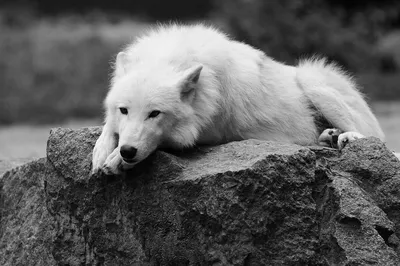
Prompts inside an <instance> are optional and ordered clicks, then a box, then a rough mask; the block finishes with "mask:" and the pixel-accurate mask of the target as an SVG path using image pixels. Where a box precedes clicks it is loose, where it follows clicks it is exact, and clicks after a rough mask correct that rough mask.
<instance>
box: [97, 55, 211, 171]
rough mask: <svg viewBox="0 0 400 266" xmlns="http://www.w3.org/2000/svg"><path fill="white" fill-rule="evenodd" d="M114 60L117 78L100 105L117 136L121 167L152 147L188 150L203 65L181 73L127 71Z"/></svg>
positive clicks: (152, 68) (148, 68)
mask: <svg viewBox="0 0 400 266" xmlns="http://www.w3.org/2000/svg"><path fill="white" fill-rule="evenodd" d="M123 56H124V55H123V54H122V53H120V54H119V55H118V57H117V66H116V67H117V69H116V71H117V73H116V75H117V76H116V77H115V78H114V80H113V84H112V88H111V90H110V92H109V93H108V95H107V98H106V101H105V105H106V110H107V119H109V120H110V121H109V122H111V123H112V124H113V128H114V132H115V133H117V134H119V143H118V148H119V149H120V155H121V157H122V159H123V164H124V166H125V168H129V167H130V166H134V165H135V164H136V163H138V162H140V161H142V160H143V159H145V158H146V157H147V156H149V155H150V154H151V153H152V152H153V151H154V150H155V149H157V147H159V146H161V145H164V146H172V147H174V148H182V147H188V146H192V145H193V144H194V143H195V142H196V140H197V138H198V135H199V131H200V128H199V124H200V123H199V121H197V120H198V119H199V118H198V117H197V116H196V114H195V108H194V101H195V98H196V90H198V89H199V87H200V86H201V82H200V81H199V79H200V74H201V72H202V69H203V66H202V65H200V64H194V65H193V66H189V67H187V68H185V69H184V70H179V71H178V70H176V69H175V68H173V67H171V66H169V65H165V64H163V65H155V64H151V65H149V64H139V65H136V66H135V67H134V68H131V69H128V68H127V67H125V69H124V66H123V62H121V60H123V59H122V57H123Z"/></svg>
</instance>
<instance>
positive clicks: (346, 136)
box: [337, 131, 365, 151]
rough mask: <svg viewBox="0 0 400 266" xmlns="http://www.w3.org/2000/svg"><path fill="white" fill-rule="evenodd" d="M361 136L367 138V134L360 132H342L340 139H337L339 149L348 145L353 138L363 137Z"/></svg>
mask: <svg viewBox="0 0 400 266" xmlns="http://www.w3.org/2000/svg"><path fill="white" fill-rule="evenodd" d="M361 138H365V136H364V135H362V134H360V133H358V132H351V131H350V132H345V133H342V134H340V135H339V138H338V141H337V145H338V149H339V151H340V150H342V149H343V148H344V147H345V146H346V145H347V143H349V142H352V141H353V140H356V139H361Z"/></svg>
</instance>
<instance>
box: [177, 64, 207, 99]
mask: <svg viewBox="0 0 400 266" xmlns="http://www.w3.org/2000/svg"><path fill="white" fill-rule="evenodd" d="M202 69H203V66H202V65H196V66H194V67H191V68H189V69H187V70H185V71H184V72H183V75H182V76H181V79H180V82H179V87H180V89H181V99H182V100H188V101H192V100H193V98H194V95H195V89H196V87H197V86H196V85H197V83H198V81H199V79H200V73H201V70H202Z"/></svg>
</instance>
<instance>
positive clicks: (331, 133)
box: [318, 128, 342, 148]
mask: <svg viewBox="0 0 400 266" xmlns="http://www.w3.org/2000/svg"><path fill="white" fill-rule="evenodd" d="M340 134H342V131H341V130H340V129H337V128H328V129H325V130H324V131H323V132H322V133H321V135H320V136H319V138H318V144H319V145H321V146H325V147H331V148H338V139H339V135H340Z"/></svg>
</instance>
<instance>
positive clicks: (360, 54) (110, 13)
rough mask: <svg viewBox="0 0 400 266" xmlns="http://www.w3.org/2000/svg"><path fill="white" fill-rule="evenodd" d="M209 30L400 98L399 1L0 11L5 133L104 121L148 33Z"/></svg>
mask: <svg viewBox="0 0 400 266" xmlns="http://www.w3.org/2000/svg"><path fill="white" fill-rule="evenodd" d="M171 20H172V21H186V22H190V21H198V20H200V21H207V22H209V23H213V24H215V25H217V26H219V27H221V28H222V29H224V30H226V31H227V32H229V33H230V34H231V35H232V36H234V37H235V38H237V39H239V40H241V41H245V42H247V43H249V44H252V45H254V46H256V47H258V48H260V49H262V50H264V51H265V52H266V53H267V54H268V55H269V56H271V57H273V58H275V59H277V60H280V61H284V62H287V63H290V64H295V63H296V62H297V61H298V59H299V58H302V57H306V56H312V55H314V54H317V55H324V56H326V57H327V58H328V59H329V60H334V61H337V62H339V63H340V64H341V65H343V66H344V67H345V68H346V69H347V70H349V71H351V73H354V74H355V75H356V77H357V79H358V82H359V83H360V84H361V85H362V88H363V91H364V92H365V93H366V94H367V96H368V97H369V98H371V99H372V100H394V99H400V88H399V84H400V75H399V72H400V70H399V66H400V31H399V27H400V1H393V0H379V1H378V0H369V1H345V0H340V1H338V0H304V1H297V0H279V1H264V0H193V1H187V0H169V1H162V0H145V1H144V0H136V1H128V0H114V1H94V0H88V1H78V0H69V1H50V0H36V1H28V0H20V1H15V0H3V1H1V2H0V32H1V36H0V124H9V123H15V122H17V121H18V122H34V123H36V122H54V121H61V120H62V119H67V118H71V117H80V118H81V117H99V116H100V114H101V102H102V99H103V98H104V95H105V93H106V91H107V87H108V82H109V73H110V62H111V61H112V60H113V57H114V56H115V54H116V53H117V51H118V50H119V49H121V47H123V45H124V44H126V43H127V42H129V41H130V40H132V38H134V37H135V36H136V35H137V34H140V32H142V31H143V30H144V29H146V28H147V27H148V26H149V25H151V24H153V23H155V22H165V21H171Z"/></svg>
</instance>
